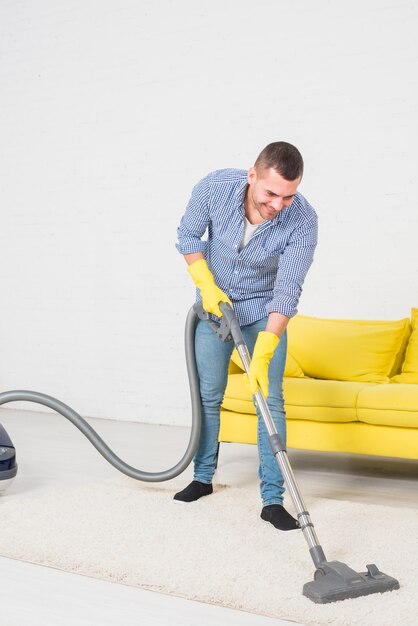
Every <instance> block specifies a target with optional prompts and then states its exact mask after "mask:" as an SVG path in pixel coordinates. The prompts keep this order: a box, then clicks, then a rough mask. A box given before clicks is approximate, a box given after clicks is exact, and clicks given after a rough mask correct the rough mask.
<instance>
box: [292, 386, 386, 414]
mask: <svg viewBox="0 0 418 626" xmlns="http://www.w3.org/2000/svg"><path fill="white" fill-rule="evenodd" d="M368 385H370V386H372V387H374V386H375V385H373V384H371V383H356V382H343V381H339V380H317V379H313V378H303V379H302V378H285V379H284V381H283V393H284V399H285V406H286V416H287V417H288V418H289V419H303V420H314V421H319V422H355V421H357V412H356V404H357V396H358V394H359V392H360V391H361V390H362V389H363V388H364V387H365V386H368Z"/></svg>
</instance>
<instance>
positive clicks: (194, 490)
mask: <svg viewBox="0 0 418 626" xmlns="http://www.w3.org/2000/svg"><path fill="white" fill-rule="evenodd" d="M212 492H213V487H212V485H211V484H209V485H208V484H206V483H201V482H199V481H198V480H194V481H193V482H191V483H190V485H187V487H186V488H185V489H183V491H179V492H178V493H176V495H175V496H174V500H177V501H178V502H194V501H195V500H199V498H201V497H202V496H208V495H209V494H211V493H212Z"/></svg>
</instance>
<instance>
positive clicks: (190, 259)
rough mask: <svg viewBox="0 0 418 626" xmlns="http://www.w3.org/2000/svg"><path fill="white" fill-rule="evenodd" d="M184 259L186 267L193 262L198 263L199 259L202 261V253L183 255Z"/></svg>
mask: <svg viewBox="0 0 418 626" xmlns="http://www.w3.org/2000/svg"><path fill="white" fill-rule="evenodd" d="M184 258H185V259H186V263H187V265H191V264H192V263H194V262H195V261H200V259H204V258H205V257H204V256H203V252H192V254H185V255H184Z"/></svg>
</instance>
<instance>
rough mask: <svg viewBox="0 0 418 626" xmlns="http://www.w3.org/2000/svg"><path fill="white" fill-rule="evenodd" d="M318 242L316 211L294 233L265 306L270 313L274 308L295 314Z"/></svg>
mask: <svg viewBox="0 0 418 626" xmlns="http://www.w3.org/2000/svg"><path fill="white" fill-rule="evenodd" d="M317 241H318V218H317V216H316V214H315V215H314V216H313V217H312V218H310V219H309V221H308V222H306V223H305V224H303V225H302V226H301V227H299V228H297V229H296V230H295V232H294V233H293V234H292V235H291V237H290V239H289V241H288V244H287V246H286V248H285V249H284V251H283V254H282V255H281V257H280V262H279V269H278V272H277V278H276V281H275V284H274V290H273V299H272V300H271V302H269V303H268V304H267V305H266V310H267V313H272V312H273V311H275V312H277V313H281V314H282V315H286V316H287V317H293V316H294V315H296V313H297V305H298V303H299V298H300V295H301V293H302V286H303V283H304V281H305V277H306V274H307V273H308V270H309V268H310V267H311V265H312V261H313V257H314V252H315V248H316V244H317Z"/></svg>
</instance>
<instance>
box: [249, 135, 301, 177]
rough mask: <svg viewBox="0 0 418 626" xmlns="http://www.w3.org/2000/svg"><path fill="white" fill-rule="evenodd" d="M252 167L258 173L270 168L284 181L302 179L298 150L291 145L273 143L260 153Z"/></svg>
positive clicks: (280, 142) (283, 142) (281, 142)
mask: <svg viewBox="0 0 418 626" xmlns="http://www.w3.org/2000/svg"><path fill="white" fill-rule="evenodd" d="M254 167H255V169H256V170H258V172H260V171H262V170H265V169H270V168H271V167H272V168H273V169H274V170H276V172H277V173H278V174H280V176H283V178H284V179H285V180H296V178H299V177H302V174H303V159H302V155H301V153H300V152H299V150H298V149H297V148H295V146H292V144H291V143H287V142H286V141H275V142H274V143H269V145H268V146H266V147H265V148H264V150H262V152H260V154H259V155H258V157H257V160H256V162H255V163H254Z"/></svg>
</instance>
